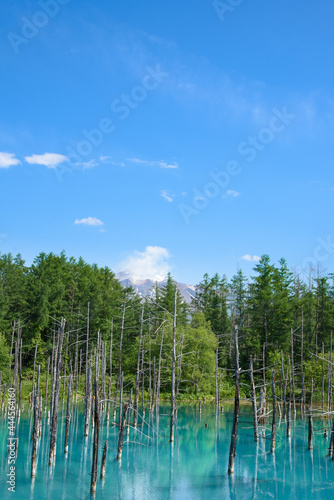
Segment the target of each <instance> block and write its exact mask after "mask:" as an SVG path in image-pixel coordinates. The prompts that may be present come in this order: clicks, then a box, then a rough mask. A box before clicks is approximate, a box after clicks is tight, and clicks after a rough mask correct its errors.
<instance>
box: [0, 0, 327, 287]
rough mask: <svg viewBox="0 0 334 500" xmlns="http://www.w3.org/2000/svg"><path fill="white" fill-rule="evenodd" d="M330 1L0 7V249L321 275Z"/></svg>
mask: <svg viewBox="0 0 334 500" xmlns="http://www.w3.org/2000/svg"><path fill="white" fill-rule="evenodd" d="M333 16H334V4H333V3H332V2H331V1H330V0H319V1H318V2H317V4H315V3H314V2H311V1H309V0H306V1H305V0H303V1H302V0H295V1H294V2H291V1H288V0H281V1H280V2H277V1H274V0H254V1H253V2H247V1H246V0H244V1H242V0H240V1H237V0H233V1H232V0H227V1H226V2H223V1H221V2H217V1H216V2H212V1H211V0H210V1H204V0H181V1H180V0H179V1H176V0H168V1H167V0H160V1H159V2H156V1H151V0H147V1H144V2H136V1H134V0H132V1H130V0H123V1H122V2H115V1H103V0H97V1H95V2H91V1H90V2H89V1H85V0H81V1H80V2H79V1H78V0H49V1H46V0H45V1H43V0H41V1H40V2H35V1H25V0H22V1H20V0H18V1H16V2H3V3H2V4H1V6H0V23H1V44H0V51H1V63H0V64H1V75H2V76H1V80H0V89H1V115H0V183H1V187H2V189H1V197H0V210H1V219H0V251H1V253H7V252H12V253H13V254H16V253H18V252H20V253H22V255H23V257H24V258H25V259H26V260H27V262H28V263H31V261H32V259H33V258H34V256H36V255H37V254H38V253H39V252H41V251H45V252H51V251H52V252H55V253H58V252H60V251H62V250H63V249H64V250H65V251H66V253H67V254H68V255H74V256H76V257H79V256H82V257H83V258H84V259H85V260H87V261H88V262H90V263H93V262H96V263H97V264H99V265H102V266H104V265H107V266H109V267H111V268H112V269H113V270H116V271H119V270H121V269H128V270H129V271H130V272H132V273H134V274H135V275H136V276H137V277H138V278H139V277H144V276H147V277H153V278H154V277H161V275H163V274H164V273H165V272H166V271H168V270H171V272H172V274H173V276H174V277H175V278H176V279H178V280H179V281H184V282H188V283H196V282H198V281H199V280H200V279H201V278H202V276H203V274H204V273H205V272H208V273H209V274H213V273H215V272H219V273H220V274H223V273H226V274H227V276H228V277H231V276H232V275H233V274H234V273H235V272H236V270H237V268H238V267H241V268H242V269H243V270H244V271H245V272H246V274H251V273H252V268H253V267H254V265H255V264H256V261H257V259H258V257H259V256H260V255H262V254H264V253H268V254H269V255H270V256H271V258H272V260H273V261H274V262H277V261H278V259H279V258H281V257H285V258H286V259H287V261H288V265H289V266H290V267H291V268H294V267H295V268H296V269H297V271H299V272H302V271H303V270H305V269H306V268H308V266H309V264H310V263H311V264H312V265H313V266H314V267H316V266H317V265H318V264H319V265H321V266H322V268H324V269H326V270H327V271H330V272H333V271H334V246H333V245H332V241H333V242H334V231H333V223H332V211H333V194H334V179H333V144H334V141H333V139H334V91H333V89H334V71H333V46H334V31H333Z"/></svg>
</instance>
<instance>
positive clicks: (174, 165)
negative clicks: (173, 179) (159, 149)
mask: <svg viewBox="0 0 334 500" xmlns="http://www.w3.org/2000/svg"><path fill="white" fill-rule="evenodd" d="M158 164H159V166H160V168H179V166H178V164H177V163H165V162H164V161H161V162H159V163H158Z"/></svg>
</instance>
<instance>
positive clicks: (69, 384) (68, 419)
mask: <svg viewBox="0 0 334 500" xmlns="http://www.w3.org/2000/svg"><path fill="white" fill-rule="evenodd" d="M71 385H72V374H71V375H70V376H69V377H68V383H67V403H66V428H65V447H64V453H68V433H69V428H70V420H71V414H70V403H71Z"/></svg>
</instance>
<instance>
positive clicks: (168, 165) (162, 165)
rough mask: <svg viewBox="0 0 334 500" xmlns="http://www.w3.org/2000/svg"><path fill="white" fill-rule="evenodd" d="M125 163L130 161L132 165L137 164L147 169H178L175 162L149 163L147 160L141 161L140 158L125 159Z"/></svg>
mask: <svg viewBox="0 0 334 500" xmlns="http://www.w3.org/2000/svg"><path fill="white" fill-rule="evenodd" d="M127 161H130V162H132V163H138V164H140V165H145V166H147V167H159V168H179V165H178V164H177V163H176V162H174V163H167V162H165V161H163V160H158V161H157V160H155V161H149V160H142V159H140V158H127Z"/></svg>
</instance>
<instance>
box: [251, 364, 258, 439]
mask: <svg viewBox="0 0 334 500" xmlns="http://www.w3.org/2000/svg"><path fill="white" fill-rule="evenodd" d="M250 376H251V386H252V404H253V418H254V441H255V442H256V443H257V442H258V440H259V430H258V424H257V405H256V391H255V383H254V372H253V360H252V356H251V358H250Z"/></svg>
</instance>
